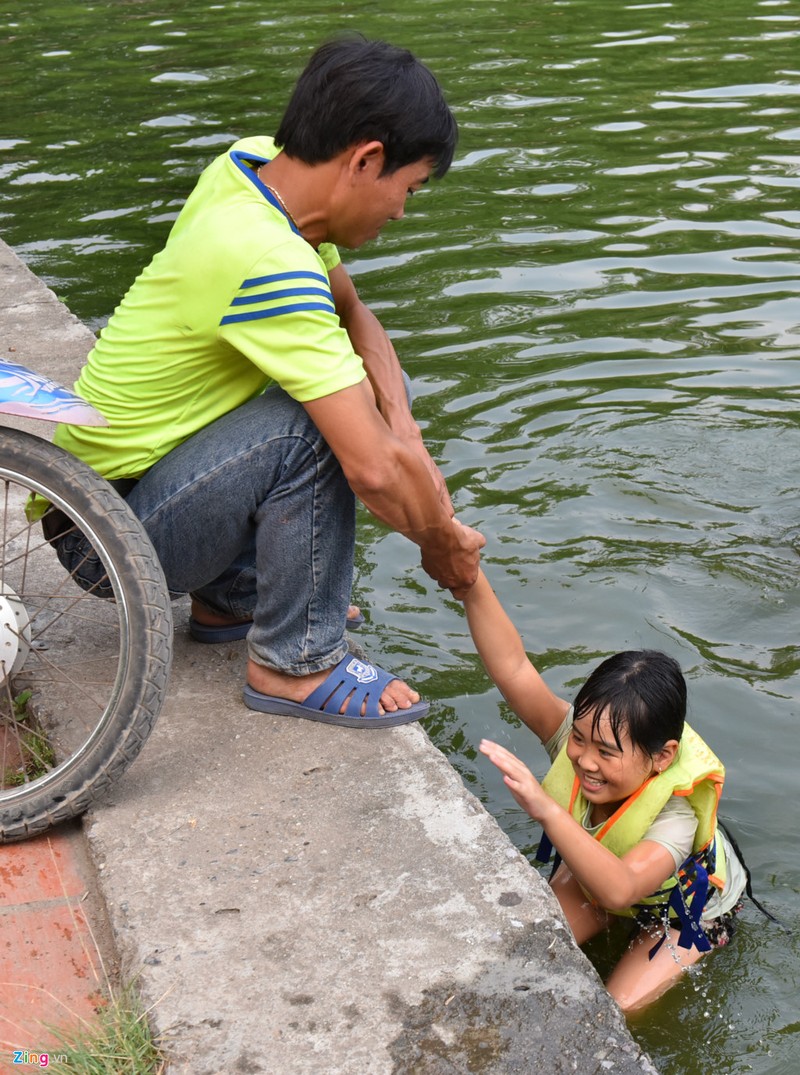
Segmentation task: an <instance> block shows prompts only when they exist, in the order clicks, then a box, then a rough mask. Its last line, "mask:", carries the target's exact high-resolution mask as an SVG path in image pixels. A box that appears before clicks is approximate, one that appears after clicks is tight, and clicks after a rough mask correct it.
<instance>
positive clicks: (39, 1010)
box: [0, 829, 105, 1073]
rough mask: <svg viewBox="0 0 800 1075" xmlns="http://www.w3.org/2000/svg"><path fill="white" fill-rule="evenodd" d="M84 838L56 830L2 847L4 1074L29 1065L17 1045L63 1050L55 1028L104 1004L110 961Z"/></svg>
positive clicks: (88, 1017)
mask: <svg viewBox="0 0 800 1075" xmlns="http://www.w3.org/2000/svg"><path fill="white" fill-rule="evenodd" d="M80 838H81V837H80V832H79V831H78V830H74V829H66V830H64V831H61V830H59V829H54V830H53V831H52V832H51V833H49V834H46V835H44V836H38V837H35V838H34V839H32V840H27V841H24V842H22V843H17V844H5V845H3V846H0V1072H3V1073H5V1072H15V1071H24V1070H26V1068H25V1067H24V1066H23V1067H20V1066H18V1063H19V1062H17V1064H15V1063H14V1053H15V1051H17V1050H23V1051H24V1050H27V1051H28V1053H29V1054H39V1053H42V1052H48V1051H49V1053H50V1054H51V1055H53V1054H58V1052H59V1051H62V1049H60V1048H59V1044H58V1040H57V1038H55V1037H54V1036H53V1034H51V1033H50V1032H49V1031H48V1030H47V1027H48V1026H53V1027H58V1028H59V1029H73V1028H75V1027H77V1026H78V1025H80V1023H81V1021H86V1022H90V1023H91V1022H92V1021H93V1020H94V1019H95V1016H96V1006H97V1005H98V1003H100V1002H101V1001H102V997H103V993H104V985H105V975H104V971H103V965H102V960H101V958H100V956H99V954H98V951H97V946H96V944H95V942H94V940H93V938H92V933H91V930H90V928H89V925H88V924H87V920H86V916H85V913H84V908H83V906H82V903H81V900H82V897H83V896H84V895H85V894H86V892H87V890H88V888H89V883H90V879H89V878H88V877H87V876H86V871H85V867H84V866H83V861H82V858H81V855H80V854H79V853H78V848H77V846H76V841H77V840H79V839H80ZM62 1048H63V1047H62ZM36 1066H41V1065H36ZM27 1070H31V1067H30V1066H29V1067H28V1068H27Z"/></svg>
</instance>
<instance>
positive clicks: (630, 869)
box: [480, 739, 675, 911]
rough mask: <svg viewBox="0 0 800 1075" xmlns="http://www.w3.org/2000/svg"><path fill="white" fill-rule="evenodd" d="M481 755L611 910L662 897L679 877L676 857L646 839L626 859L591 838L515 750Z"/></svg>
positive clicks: (487, 747)
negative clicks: (666, 884)
mask: <svg viewBox="0 0 800 1075" xmlns="http://www.w3.org/2000/svg"><path fill="white" fill-rule="evenodd" d="M480 750H481V752H482V753H483V754H485V755H486V756H487V758H489V760H490V761H492V762H494V764H495V765H496V766H497V768H498V769H499V770H500V772H501V773H503V776H504V779H505V783H506V784H507V785H508V787H509V789H510V791H511V794H512V795H513V796H514V798H515V799H516V800H517V802H518V803H519V805H520V806H521V807H522V808H523V810H526V811H527V812H528V813H529V814H530V816H531V817H532V818H533V819H534V821H538V822H539V824H540V825H541V826H542V828H543V829H544V831H545V832H546V833H547V835H548V836H549V838H550V840H551V842H552V844H553V847H555V849H556V850H557V851H558V853H559V855H561V858H562V859H563V861H564V863H565V864H566V866H567V867H568V869H569V870H570V872H571V873H572V875H573V877H574V878H575V880H576V881H577V882H578V883H579V884H580V885H581V886H582V887H583V888H584V889H585V890H586V891H587V892H588V893H589V894H590V895H591V896H592V897H593V899H595V900H596V901H597V903H599V904H600V906H601V907H604V908H605V909H606V910H608V911H624V910H627V908H628V907H631V906H632V905H633V904H634V903H638V902H639V900H642V899H644V898H645V897H646V896H650V895H652V894H653V893H654V892H657V891H658V889H659V888H660V887H661V885H662V884H663V883H664V881H666V879H667V878H668V877H670V876H671V875H672V874H673V873H674V872H675V861H674V859H673V857H672V855H671V854H670V852H669V851H668V850H667V849H666V848H665V847H663V846H662V845H661V844H657V843H655V842H654V841H652V840H643V841H642V842H641V843H639V844H637V845H636V847H634V848H632V849H631V850H630V851H629V852H628V853H627V854H626V855H623V856H622V858H617V856H616V855H615V854H614V853H613V852H612V851H609V850H608V848H607V847H603V845H602V844H601V843H600V842H599V841H598V840H596V839H595V838H594V837H593V836H592V835H591V833H588V832H587V831H586V830H585V829H584V828H583V826H582V825H580V824H579V823H578V822H577V821H576V820H575V818H573V817H572V815H571V814H569V813H568V812H567V811H566V810H564V808H563V807H561V806H559V805H558V803H557V802H555V800H553V799H551V798H550V796H549V795H548V794H547V792H546V791H543V790H542V787H541V785H540V784H539V782H538V780H537V779H536V777H535V776H534V775H533V773H531V771H530V770H529V769H528V768H527V766H526V765H524V764H523V762H521V761H520V760H519V758H517V757H516V756H515V755H514V754H512V753H511V751H509V750H506V749H505V747H501V746H499V745H498V744H497V743H492V742H490V741H489V740H488V739H484V740H483V741H482V742H481V745H480Z"/></svg>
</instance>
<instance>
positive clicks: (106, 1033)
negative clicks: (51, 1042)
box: [49, 986, 166, 1075]
mask: <svg viewBox="0 0 800 1075" xmlns="http://www.w3.org/2000/svg"><path fill="white" fill-rule="evenodd" d="M51 1033H54V1034H55V1035H56V1036H57V1038H58V1040H59V1042H60V1043H61V1044H60V1045H59V1047H58V1049H57V1050H54V1052H55V1054H56V1055H55V1056H53V1057H52V1059H51V1062H50V1068H49V1069H50V1071H52V1072H54V1075H161V1073H163V1072H164V1071H165V1070H166V1061H165V1059H164V1057H163V1055H162V1053H161V1050H160V1049H159V1048H158V1045H157V1044H156V1042H155V1041H154V1039H153V1035H152V1032H151V1030H150V1024H149V1022H148V1020H147V1013H146V1012H145V1011H144V1010H143V1009H142V1005H141V1002H140V1000H139V996H138V994H137V992H136V990H135V989H134V987H133V986H128V987H127V988H126V989H124V990H121V991H120V992H118V993H117V994H116V995H115V996H114V997H113V998H112V999H111V1000H110V1001H109V1002H108V1004H106V1005H105V1006H104V1007H103V1008H101V1009H100V1011H99V1012H98V1019H97V1023H96V1024H94V1025H92V1026H88V1025H86V1024H84V1026H83V1027H81V1028H80V1029H79V1030H77V1031H71V1032H68V1033H65V1032H64V1031H63V1030H52V1029H51Z"/></svg>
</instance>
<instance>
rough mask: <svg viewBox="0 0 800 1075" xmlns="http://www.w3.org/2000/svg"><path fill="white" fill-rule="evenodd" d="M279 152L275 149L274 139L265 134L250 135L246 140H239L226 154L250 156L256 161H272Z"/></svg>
mask: <svg viewBox="0 0 800 1075" xmlns="http://www.w3.org/2000/svg"><path fill="white" fill-rule="evenodd" d="M278 152H279V150H278V149H276V147H275V139H274V138H270V136H269V135H266V134H256V135H250V136H249V137H247V138H239V139H238V140H237V141H236V142H234V143H233V145H232V146H230V148H229V149H228V153H238V154H240V155H243V156H247V155H248V154H252V156H253V158H254V159H256V160H258V159H261V158H263V159H264V160H272V158H273V157H274V156H275V154H276V153H278Z"/></svg>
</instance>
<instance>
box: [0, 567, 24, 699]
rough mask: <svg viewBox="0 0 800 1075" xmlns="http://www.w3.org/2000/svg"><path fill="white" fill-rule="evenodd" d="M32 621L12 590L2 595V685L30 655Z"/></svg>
mask: <svg viewBox="0 0 800 1075" xmlns="http://www.w3.org/2000/svg"><path fill="white" fill-rule="evenodd" d="M30 648H31V621H30V617H29V616H28V613H27V612H26V611H25V606H24V604H23V603H22V601H21V600H20V598H19V597H17V595H16V594H15V593H14V591H13V590H12V589H10V588H9V587H8V586H6V587H5V588H4V590H3V592H2V593H0V683H3V682H5V680H6V679H7V678H8V676H9V675H13V674H14V673H15V672H19V670H20V669H21V668H22V666H23V665H24V664H25V661H26V659H27V657H28V654H29V653H30Z"/></svg>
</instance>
